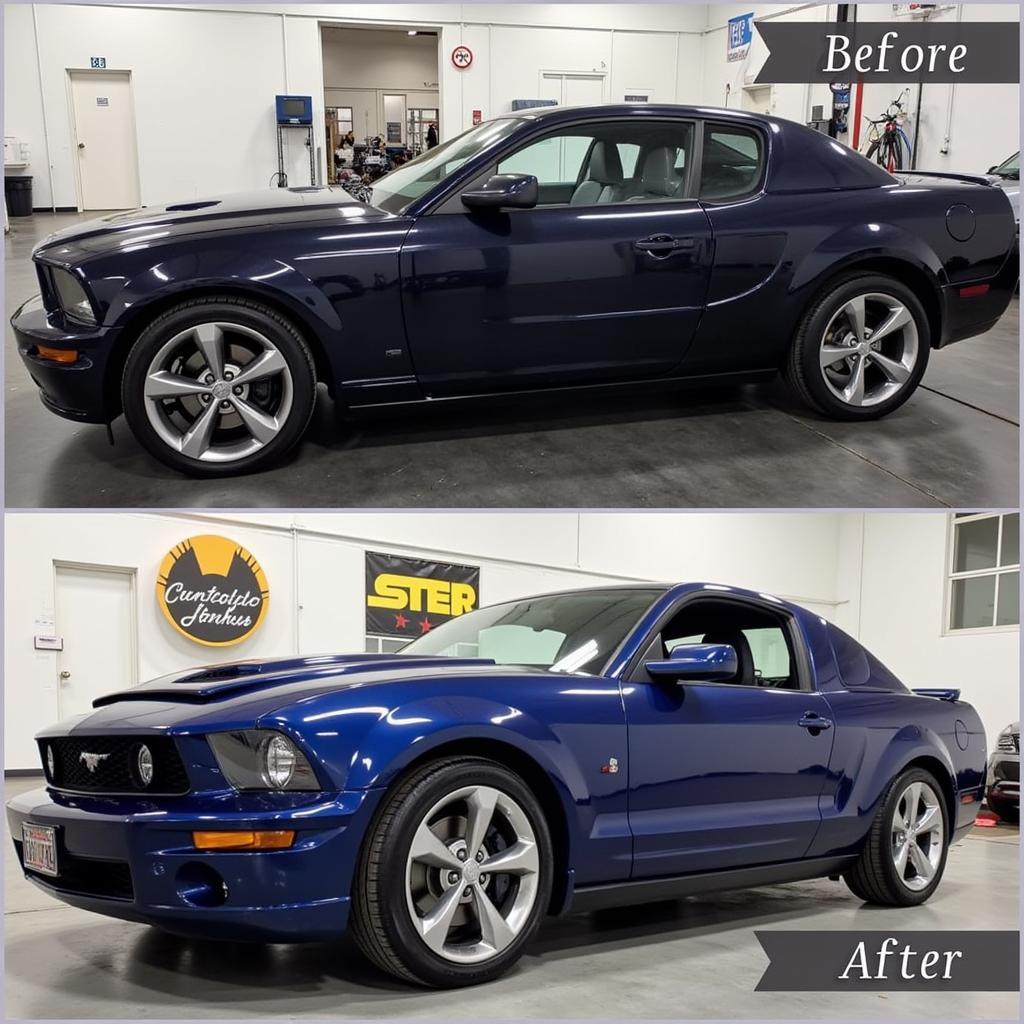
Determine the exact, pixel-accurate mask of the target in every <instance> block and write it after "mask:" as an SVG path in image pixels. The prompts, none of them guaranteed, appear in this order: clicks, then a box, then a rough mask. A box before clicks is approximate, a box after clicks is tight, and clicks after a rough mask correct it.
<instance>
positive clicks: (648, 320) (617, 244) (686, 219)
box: [401, 120, 712, 396]
mask: <svg viewBox="0 0 1024 1024" xmlns="http://www.w3.org/2000/svg"><path fill="white" fill-rule="evenodd" d="M695 138H696V130H695V126H694V124H693V122H690V121H683V120H679V121H659V122H648V123H646V124H643V123H626V122H603V121H592V122H589V123H587V124H585V125H579V124H577V125H574V126H570V127H566V128H562V129H560V130H559V131H557V132H551V133H549V134H547V135H545V136H543V137H542V138H540V139H534V140H533V141H531V142H529V143H524V144H522V145H521V146H520V147H519V148H518V149H516V150H514V151H510V152H507V153H506V154H505V155H503V156H501V157H499V158H498V159H497V160H496V162H495V163H493V164H491V165H490V167H488V168H487V169H486V171H485V172H483V173H482V174H481V175H480V176H479V178H478V179H477V180H476V181H474V182H472V183H470V184H469V185H467V186H466V188H465V189H463V190H462V191H468V190H469V189H471V188H475V187H478V186H479V185H480V184H482V182H483V181H485V180H486V179H487V178H488V177H489V176H490V175H491V174H492V173H513V172H516V173H528V174H533V175H535V176H536V177H537V178H538V182H539V195H540V201H539V203H538V205H537V206H536V207H535V208H532V209H515V210H495V209H491V210H474V211H469V210H468V209H467V208H466V207H464V206H462V204H461V201H460V199H459V197H458V196H454V197H449V199H448V200H446V201H445V202H444V203H443V204H442V205H441V206H440V207H438V208H437V209H436V210H434V211H433V212H430V213H427V214H425V215H423V216H421V217H419V218H418V219H417V221H416V223H415V225H414V226H413V229H412V230H411V231H410V233H409V235H408V236H407V238H406V240H405V244H404V246H403V249H402V256H401V266H402V298H403V310H404V314H405V323H406V330H407V335H408V339H409V344H410V349H411V352H412V357H413V361H414V364H415V369H416V374H417V376H418V378H419V379H420V381H421V383H422V385H423V387H424V389H425V391H426V392H427V393H428V394H430V395H433V396H442V395H448V394H459V393H468V392H481V391H500V390H519V389H524V388H537V387H546V386H565V385H573V384H587V383H594V382H599V381H602V380H604V381H609V380H616V379H630V378H648V377H659V376H663V375H666V374H669V373H671V371H672V370H673V369H674V368H675V367H677V366H678V365H679V363H680V362H681V360H682V358H683V356H684V354H685V352H686V349H687V347H688V345H689V344H690V341H691V340H692V338H693V335H694V332H695V330H696V328H697V325H698V323H699V321H700V317H701V313H702V310H703V306H704V297H705V293H706V290H707V285H708V275H709V267H710V263H711V258H712V238H711V229H710V222H709V220H708V217H707V214H706V213H705V212H704V210H703V209H702V208H701V206H700V204H699V203H698V202H697V201H696V199H695V198H693V197H692V196H693V193H695V191H696V187H697V184H696V180H695V178H696V175H695V172H694V170H693V167H694V160H695V151H694V145H695V143H694V139H695ZM691 179H693V180H691Z"/></svg>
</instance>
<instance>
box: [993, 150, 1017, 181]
mask: <svg viewBox="0 0 1024 1024" xmlns="http://www.w3.org/2000/svg"><path fill="white" fill-rule="evenodd" d="M992 173H993V174H998V175H999V177H1000V178H1012V179H1013V180H1014V181H1019V180H1020V153H1014V154H1013V156H1011V157H1010V158H1009V160H1004V161H1003V162H1002V163H1001V164H1000V165H999V166H998V167H994V168H993V169H992Z"/></svg>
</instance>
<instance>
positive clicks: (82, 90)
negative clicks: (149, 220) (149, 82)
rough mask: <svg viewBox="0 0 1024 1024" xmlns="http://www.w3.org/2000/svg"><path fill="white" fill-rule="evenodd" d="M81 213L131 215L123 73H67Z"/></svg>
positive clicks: (131, 115)
mask: <svg viewBox="0 0 1024 1024" xmlns="http://www.w3.org/2000/svg"><path fill="white" fill-rule="evenodd" d="M68 74H69V75H70V78H71V103H72V110H73V112H74V139H73V142H74V145H75V152H76V153H77V154H78V180H79V183H80V185H81V192H80V197H81V202H82V209H83V210H134V209H135V208H136V207H137V206H139V204H140V200H139V164H138V158H137V156H136V146H135V112H134V111H133V109H132V90H131V78H130V76H129V73H128V72H127V71H69V72H68Z"/></svg>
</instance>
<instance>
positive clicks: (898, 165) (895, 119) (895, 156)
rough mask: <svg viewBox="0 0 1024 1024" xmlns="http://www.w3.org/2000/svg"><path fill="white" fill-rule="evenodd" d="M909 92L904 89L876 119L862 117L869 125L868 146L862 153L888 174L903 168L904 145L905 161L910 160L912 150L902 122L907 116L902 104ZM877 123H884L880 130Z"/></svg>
mask: <svg viewBox="0 0 1024 1024" xmlns="http://www.w3.org/2000/svg"><path fill="white" fill-rule="evenodd" d="M909 92H910V90H909V89H904V90H903V92H901V93H900V94H899V96H897V97H896V99H894V100H893V101H892V102H891V103H890V104H889V106H888V108H887V109H886V111H885V113H884V114H883V115H882V116H881V117H880V118H878V119H877V120H872V119H871V118H870V117H865V118H864V120H865V121H867V123H868V124H869V125H870V126H871V127H870V128H868V135H867V143H868V148H867V152H866V153H865V154H864V155H865V156H866V157H867V158H868V159H869V160H874V161H875V162H876V163H877V164H878V165H879V166H880V167H884V168H885V169H886V170H887V171H889V173H890V174H891V173H892V172H893V171H900V170H902V169H903V162H904V160H903V154H904V147H906V157H907V163H909V162H910V154H911V152H912V150H911V146H910V139H909V138H908V137H907V133H906V132H905V131H904V130H903V122H904V121H905V120H906V117H907V112H906V111H905V110H904V109H903V105H904V103H905V102H906V98H907V96H908V94H909ZM879 125H884V128H882V129H881V130H880V129H879Z"/></svg>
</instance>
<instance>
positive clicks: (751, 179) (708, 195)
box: [700, 124, 764, 200]
mask: <svg viewBox="0 0 1024 1024" xmlns="http://www.w3.org/2000/svg"><path fill="white" fill-rule="evenodd" d="M763 167H764V143H763V141H762V139H761V133H760V132H759V131H757V130H756V129H753V128H743V127H740V126H733V125H716V124H706V125H704V148H703V152H702V154H701V169H700V198H701V199H712V200H725V199H735V198H737V197H739V196H745V195H749V194H750V193H752V192H755V191H756V190H757V188H758V186H759V185H760V183H761V171H762V169H763Z"/></svg>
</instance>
